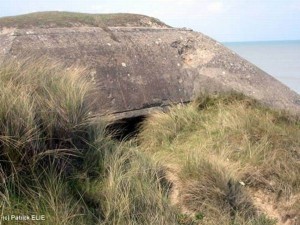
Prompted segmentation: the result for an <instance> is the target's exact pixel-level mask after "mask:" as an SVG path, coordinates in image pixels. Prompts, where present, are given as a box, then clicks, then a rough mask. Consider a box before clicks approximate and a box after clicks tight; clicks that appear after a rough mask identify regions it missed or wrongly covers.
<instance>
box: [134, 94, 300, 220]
mask: <svg viewBox="0 0 300 225" xmlns="http://www.w3.org/2000/svg"><path fill="white" fill-rule="evenodd" d="M299 136H300V127H299V120H298V119H297V118H293V117H291V116H288V115H287V114H286V113H283V112H278V111H273V110H270V109H268V108H266V107H264V106H262V105H260V104H259V103H258V102H257V101H255V100H253V99H249V98H247V97H245V96H243V95H240V94H234V93H233V94H223V95H216V96H206V95H204V96H200V97H199V98H198V99H197V100H196V101H195V102H193V103H191V104H189V105H187V106H184V105H178V106H174V107H172V108H171V109H170V111H169V112H167V113H156V114H154V115H151V116H150V117H149V118H148V119H147V121H146V122H145V123H144V124H143V126H142V131H141V133H140V134H139V140H140V149H141V150H142V151H145V152H150V153H151V154H152V155H153V156H154V157H155V159H156V160H162V161H165V159H166V158H167V159H168V162H167V163H166V164H168V165H169V167H170V168H171V170H172V168H174V167H176V168H177V169H176V170H177V171H178V172H176V176H177V177H178V180H177V181H176V182H177V183H178V184H177V186H178V187H180V194H179V197H178V198H179V201H180V202H181V203H180V207H181V208H183V209H184V210H188V211H189V213H190V214H195V213H197V212H201V213H203V215H204V220H206V222H205V223H204V224H220V223H221V224H229V223H231V222H230V221H236V220H241V221H240V222H239V223H241V224H245V223H246V224H248V223H250V222H251V221H252V222H253V223H254V224H255V223H256V222H255V221H258V220H261V217H260V214H259V213H258V214H257V212H258V211H259V210H257V209H256V206H255V201H254V202H253V200H252V198H251V195H252V193H254V192H256V191H257V190H262V191H263V192H264V193H268V192H271V193H272V194H271V195H272V196H273V199H274V202H276V200H275V199H279V198H281V200H282V202H284V201H286V200H287V199H293V198H294V196H298V194H299V193H300V189H299V188H300V178H299V176H298V175H297V174H300V165H299V160H298V159H299V156H300V148H299V146H300V142H299V140H300V139H299ZM274 202H273V203H274ZM270 204H271V203H270ZM274 204H275V203H274ZM287 204H288V203H287ZM297 207H298V206H295V205H294V206H293V208H294V209H296V208H297ZM283 208H284V207H283ZM292 211H293V210H292ZM282 213H283V214H284V210H282ZM216 215H218V216H216ZM215 218H218V221H217V220H215ZM220 218H222V219H220ZM220 221H222V222H220ZM252 222H251V223H252ZM270 223H271V221H270Z"/></svg>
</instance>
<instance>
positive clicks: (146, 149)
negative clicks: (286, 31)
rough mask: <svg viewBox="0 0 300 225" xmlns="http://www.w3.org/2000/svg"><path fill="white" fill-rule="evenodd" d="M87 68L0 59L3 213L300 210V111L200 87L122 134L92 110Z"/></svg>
mask: <svg viewBox="0 0 300 225" xmlns="http://www.w3.org/2000/svg"><path fill="white" fill-rule="evenodd" d="M85 74H86V73H85V70H84V69H81V68H78V67H71V68H67V69H66V68H64V67H63V66H62V65H60V64H58V63H53V62H51V63H49V62H46V61H45V60H36V62H35V63H31V62H30V61H29V60H28V61H22V62H15V61H10V62H5V63H3V64H2V65H1V67H0V161H1V167H0V212H1V214H0V216H5V215H12V214H14V215H32V214H36V215H45V217H46V220H45V221H43V224H126V225H127V224H185V225H187V224H190V225H192V224H228V225H229V224H234V225H271V224H276V220H275V219H277V222H278V223H279V224H280V222H281V218H282V219H284V216H285V215H286V216H289V217H288V219H290V220H296V219H297V216H298V218H299V216H300V215H299V208H300V204H299V202H300V199H299V196H300V177H299V176H298V175H299V174H300V164H299V158H300V140H299V136H300V124H299V120H297V119H295V118H292V117H289V115H288V114H285V113H282V112H276V111H272V110H270V109H267V108H265V107H263V106H261V105H260V104H259V103H258V102H256V101H255V100H252V99H249V98H246V97H245V96H243V95H239V94H228V95H225V94H224V95H216V96H212V95H210V96H208V95H203V96H200V97H199V98H198V99H197V100H196V101H195V102H193V103H191V104H188V105H177V106H173V107H171V108H170V110H169V111H168V112H166V113H162V112H158V113H154V114H153V115H151V116H149V117H148V118H147V119H146V120H145V121H144V122H143V123H142V125H141V127H140V132H139V133H138V135H137V136H136V137H135V138H132V139H130V140H123V141H117V140H114V139H113V138H112V135H111V134H109V132H108V130H107V126H108V123H109V122H108V121H106V120H105V119H104V118H98V116H97V115H95V114H93V113H91V109H92V104H93V102H91V101H90V98H89V95H90V94H91V93H92V92H93V83H92V82H89V81H88V79H86V77H85ZM260 200H264V201H265V202H266V203H265V205H266V204H269V205H270V206H272V204H276V206H277V209H274V210H273V211H274V212H276V213H277V214H278V216H277V217H274V215H273V214H272V213H271V212H270V211H268V210H267V209H266V208H265V207H264V206H265V205H262V204H260V202H261V201H260ZM276 213H275V214H276ZM297 213H298V214H297ZM277 214H276V215H277ZM0 221H1V220H0ZM1 222H2V223H4V224H5V222H6V221H4V220H3V219H2V221H1ZM1 222H0V223H1ZM22 223H23V224H35V223H36V224H40V223H41V222H40V221H23V222H21V224H22Z"/></svg>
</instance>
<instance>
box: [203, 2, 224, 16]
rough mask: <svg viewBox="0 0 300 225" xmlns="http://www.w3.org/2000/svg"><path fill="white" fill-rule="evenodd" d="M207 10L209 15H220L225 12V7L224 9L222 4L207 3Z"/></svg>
mask: <svg viewBox="0 0 300 225" xmlns="http://www.w3.org/2000/svg"><path fill="white" fill-rule="evenodd" d="M207 10H208V11H209V12H210V13H221V12H223V11H224V10H225V7H224V4H223V2H220V1H218V2H212V3H209V4H208V6H207Z"/></svg>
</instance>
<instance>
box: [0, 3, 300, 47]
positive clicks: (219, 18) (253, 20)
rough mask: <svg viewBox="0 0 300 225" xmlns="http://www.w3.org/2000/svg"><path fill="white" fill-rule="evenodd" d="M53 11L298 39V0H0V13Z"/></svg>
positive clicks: (226, 37) (217, 35)
mask: <svg viewBox="0 0 300 225" xmlns="http://www.w3.org/2000/svg"><path fill="white" fill-rule="evenodd" d="M54 10H55V11H75V12H88V13H115V12H127V13H139V14H146V15H149V16H153V17H157V18H159V19H160V20H162V21H163V22H165V23H167V24H169V25H171V26H175V27H188V28H192V29H193V30H195V31H200V32H202V33H204V34H207V35H209V36H211V37H213V38H214V39H216V40H218V41H222V42H225V41H259V40H300V0H148V1H147V0H98V1H97V0H0V17H4V16H12V15H18V14H24V13H29V12H37V11H54Z"/></svg>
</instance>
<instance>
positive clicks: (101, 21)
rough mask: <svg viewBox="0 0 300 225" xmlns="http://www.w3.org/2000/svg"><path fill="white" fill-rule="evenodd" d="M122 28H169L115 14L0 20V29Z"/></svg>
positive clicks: (41, 14)
mask: <svg viewBox="0 0 300 225" xmlns="http://www.w3.org/2000/svg"><path fill="white" fill-rule="evenodd" d="M84 26H87V27H110V26H111V27H118V26H120V27H123V26H125V27H126V26H145V27H151V26H162V27H169V26H167V25H166V24H164V23H163V22H161V21H159V20H158V19H155V18H153V17H148V16H143V15H138V14H128V13H116V14H88V13H74V12H54V11H53V12H37V13H30V14H25V15H20V16H13V17H3V18H0V28H4V27H6V28H11V27H16V28H36V27H38V28H55V27H84Z"/></svg>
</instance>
